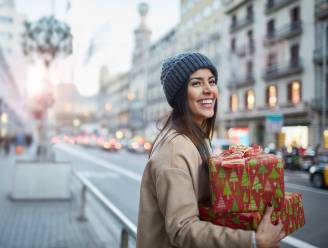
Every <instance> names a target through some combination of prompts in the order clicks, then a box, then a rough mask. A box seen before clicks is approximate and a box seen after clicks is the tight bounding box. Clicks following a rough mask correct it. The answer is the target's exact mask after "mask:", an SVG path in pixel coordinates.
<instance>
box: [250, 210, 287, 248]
mask: <svg viewBox="0 0 328 248" xmlns="http://www.w3.org/2000/svg"><path fill="white" fill-rule="evenodd" d="M272 212H273V207H267V208H266V210H265V214H264V216H263V219H262V221H261V222H260V224H259V226H258V228H257V231H256V235H255V237H256V247H258V248H271V247H279V241H280V240H281V239H282V238H284V237H285V232H284V230H283V225H282V223H281V221H279V223H278V224H277V225H273V224H272V223H271V214H272Z"/></svg>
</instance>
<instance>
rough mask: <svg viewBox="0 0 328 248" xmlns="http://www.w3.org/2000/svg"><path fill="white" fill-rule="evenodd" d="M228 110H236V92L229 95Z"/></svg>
mask: <svg viewBox="0 0 328 248" xmlns="http://www.w3.org/2000/svg"><path fill="white" fill-rule="evenodd" d="M230 110H231V112H236V111H237V110H238V96H237V94H232V95H231V96H230Z"/></svg>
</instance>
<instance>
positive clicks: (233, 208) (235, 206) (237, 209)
mask: <svg viewBox="0 0 328 248" xmlns="http://www.w3.org/2000/svg"><path fill="white" fill-rule="evenodd" d="M231 211H232V212H238V211H239V207H238V203H237V200H234V201H233V204H232V209H231Z"/></svg>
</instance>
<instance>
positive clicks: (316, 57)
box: [313, 47, 328, 65]
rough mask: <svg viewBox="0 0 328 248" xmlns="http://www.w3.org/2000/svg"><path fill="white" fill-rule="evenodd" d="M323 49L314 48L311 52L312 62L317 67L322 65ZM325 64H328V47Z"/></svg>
mask: <svg viewBox="0 0 328 248" xmlns="http://www.w3.org/2000/svg"><path fill="white" fill-rule="evenodd" d="M323 57H324V55H323V49H322V47H320V48H316V49H314V51H313V62H314V63H315V64H317V65H322V64H323ZM326 63H327V64H328V47H327V50H326Z"/></svg>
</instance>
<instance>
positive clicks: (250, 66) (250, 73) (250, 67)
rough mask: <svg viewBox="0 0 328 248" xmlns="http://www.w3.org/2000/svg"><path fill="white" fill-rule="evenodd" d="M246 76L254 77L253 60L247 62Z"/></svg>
mask: <svg viewBox="0 0 328 248" xmlns="http://www.w3.org/2000/svg"><path fill="white" fill-rule="evenodd" d="M246 77H247V78H253V62H252V61H247V64H246Z"/></svg>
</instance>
